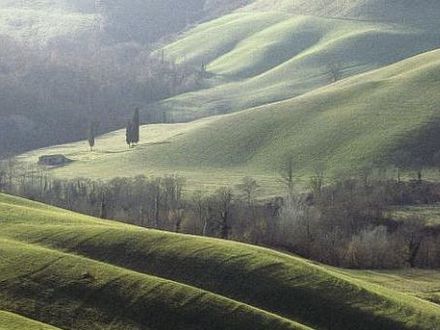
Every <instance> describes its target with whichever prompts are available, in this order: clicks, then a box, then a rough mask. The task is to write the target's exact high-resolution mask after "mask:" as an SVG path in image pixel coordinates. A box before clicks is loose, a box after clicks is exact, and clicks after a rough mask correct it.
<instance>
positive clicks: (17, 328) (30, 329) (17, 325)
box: [0, 311, 57, 330]
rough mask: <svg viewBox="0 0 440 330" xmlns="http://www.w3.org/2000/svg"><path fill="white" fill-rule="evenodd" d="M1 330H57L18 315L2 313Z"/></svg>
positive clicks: (0, 317) (0, 314)
mask: <svg viewBox="0 0 440 330" xmlns="http://www.w3.org/2000/svg"><path fill="white" fill-rule="evenodd" d="M0 329H1V330H23V329H26V330H55V329H57V328H55V327H52V326H50V325H47V324H44V323H41V322H36V321H33V320H30V319H27V318H25V317H22V316H20V315H17V314H13V313H9V312H3V311H0Z"/></svg>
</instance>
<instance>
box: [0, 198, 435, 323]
mask: <svg viewBox="0 0 440 330" xmlns="http://www.w3.org/2000/svg"><path fill="white" fill-rule="evenodd" d="M0 252H1V254H0V255H1V258H0V287H1V290H0V296H1V299H0V310H3V311H8V312H10V313H15V314H17V315H22V316H23V317H28V318H30V319H34V320H38V321H40V322H43V323H46V324H51V325H53V326H56V327H60V328H75V329H104V328H109V329H110V328H118V329H139V328H142V329H171V328H173V329H207V328H209V329H307V328H314V329H326V328H332V329H354V328H356V329H399V330H400V329H435V328H436V326H437V325H438V324H439V322H440V306H439V305H436V304H433V303H431V302H428V301H427V300H425V299H423V297H422V298H417V297H415V296H414V295H413V294H412V293H402V292H399V291H402V290H399V288H394V289H393V288H386V287H385V286H382V285H378V284H375V283H374V282H377V280H376V279H375V278H373V280H371V281H370V279H369V277H368V276H366V275H365V274H366V273H363V275H362V276H360V275H359V274H354V275H353V274H352V273H351V272H342V271H340V270H337V269H334V268H331V267H324V266H321V265H318V264H315V263H312V262H308V261H306V260H303V259H301V258H297V257H295V256H290V255H286V254H282V253H278V252H275V251H272V250H268V249H264V248H258V247H252V246H249V245H245V244H240V243H234V242H230V241H222V240H217V239H211V238H201V237H194V236H185V235H178V234H172V233H166V232H159V231H155V230H148V229H144V228H137V227H133V226H129V225H125V224H119V223H116V222H111V221H103V220H98V219H94V218H91V217H87V216H83V215H78V214H75V213H72V212H68V211H64V210H61V209H56V208H52V207H48V206H46V205H43V204H39V203H34V202H30V201H27V200H23V199H20V198H15V197H10V196H6V195H0ZM426 277H427V278H428V275H427V276H426ZM427 280H428V279H427ZM0 317H7V318H8V320H11V321H8V322H10V324H11V325H9V324H8V327H7V329H11V328H12V329H13V326H14V325H15V326H16V327H18V326H19V324H20V323H19V322H25V320H24V319H22V318H19V317H14V316H13V315H11V314H6V315H3V316H2V314H1V313H0ZM29 322H30V321H29ZM301 324H302V325H301ZM37 328H38V327H37Z"/></svg>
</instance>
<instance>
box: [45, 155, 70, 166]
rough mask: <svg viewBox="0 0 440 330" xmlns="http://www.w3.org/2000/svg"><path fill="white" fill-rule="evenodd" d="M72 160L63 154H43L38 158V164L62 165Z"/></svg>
mask: <svg viewBox="0 0 440 330" xmlns="http://www.w3.org/2000/svg"><path fill="white" fill-rule="evenodd" d="M71 161H72V160H71V159H69V158H67V157H66V156H64V155H44V156H41V157H40V158H38V165H43V166H62V165H65V164H68V163H70V162H71Z"/></svg>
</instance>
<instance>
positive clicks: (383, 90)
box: [21, 51, 440, 191]
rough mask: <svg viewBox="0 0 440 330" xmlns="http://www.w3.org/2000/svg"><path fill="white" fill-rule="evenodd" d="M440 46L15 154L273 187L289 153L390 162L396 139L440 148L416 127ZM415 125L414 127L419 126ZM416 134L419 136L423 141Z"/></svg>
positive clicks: (341, 167)
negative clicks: (285, 90) (229, 108)
mask: <svg viewBox="0 0 440 330" xmlns="http://www.w3.org/2000/svg"><path fill="white" fill-rule="evenodd" d="M439 78H440V51H433V52H428V53H425V54H422V55H420V56H416V57H414V58H411V59H408V60H405V61H402V62H400V63H396V64H394V65H392V66H389V67H385V68H383V69H380V70H377V71H373V72H370V73H366V74H361V75H358V76H355V77H352V78H349V79H345V80H343V81H340V82H338V83H336V84H332V85H330V86H328V87H325V88H322V89H319V90H316V91H314V92H311V93H308V94H306V95H304V96H301V97H297V98H294V99H291V100H287V101H284V102H279V103H275V104H271V105H268V106H263V107H259V108H254V109H250V110H247V111H243V112H239V113H235V114H230V115H225V116H218V117H212V118H207V119H203V120H199V121H196V122H192V123H187V124H172V125H171V124H170V125H149V126H145V127H143V128H142V132H141V141H142V142H141V144H140V145H138V146H137V147H136V148H134V149H130V150H129V149H128V148H127V147H126V145H125V142H124V141H125V138H124V134H125V133H124V131H117V132H114V133H112V134H108V135H104V136H102V137H100V138H99V139H98V140H97V147H96V148H97V149H96V151H95V152H92V153H91V152H88V151H87V146H86V143H85V142H80V143H74V144H70V145H63V146H58V147H53V148H48V149H42V150H38V151H35V152H32V153H28V154H26V155H24V156H22V158H21V159H22V160H25V161H28V162H32V163H36V162H37V160H38V156H40V155H44V154H57V153H62V154H64V155H66V156H67V157H69V158H71V159H73V160H75V162H73V163H71V164H69V165H67V166H65V167H62V168H58V169H54V170H53V173H54V174H58V175H62V176H67V177H73V176H85V177H90V176H91V177H101V178H109V177H114V176H124V175H136V174H147V175H149V174H153V175H158V174H165V173H173V172H178V173H180V174H182V175H184V176H186V177H188V179H189V181H190V182H189V183H190V186H194V187H195V188H199V187H200V186H202V185H206V186H207V187H210V186H212V185H219V184H227V183H230V182H235V181H238V180H239V179H240V178H241V177H243V176H245V175H254V176H256V177H257V179H258V180H259V181H262V182H263V183H265V184H267V189H268V190H269V191H274V190H276V189H277V187H279V186H278V184H277V179H276V176H277V175H278V174H277V172H278V169H279V168H280V165H281V163H282V160H283V159H284V158H285V157H286V156H287V155H292V156H293V157H294V163H295V164H294V165H295V172H296V173H297V174H298V175H301V174H307V173H311V172H312V171H313V169H314V167H315V166H316V165H321V166H323V167H324V168H325V169H326V172H327V174H328V175H330V174H337V173H340V172H344V173H347V172H348V173H349V172H350V171H353V170H354V169H356V168H359V167H361V166H363V165H365V164H370V163H371V162H373V161H377V162H382V163H384V162H385V163H388V164H389V163H391V160H390V159H389V158H390V157H389V156H390V155H391V154H393V153H394V152H395V151H396V150H401V149H405V150H407V151H410V152H413V153H414V155H415V156H418V155H417V153H420V151H421V150H422V149H423V154H424V155H423V156H424V158H425V161H426V163H427V165H428V166H429V162H430V157H432V155H433V154H434V153H435V152H437V151H438V150H439V148H438V143H437V141H438V138H437V137H438V134H436V133H435V132H436V130H435V129H433V130H432V132H431V133H432V134H425V133H426V132H428V131H429V130H428V129H427V128H429V127H436V125H437V123H438V119H439V113H438V107H437V105H438V104H439V101H440V100H439V99H438V98H439V94H438V80H439ZM422 133H423V134H422ZM418 141H423V148H421V147H420V143H418Z"/></svg>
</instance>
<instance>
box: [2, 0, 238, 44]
mask: <svg viewBox="0 0 440 330" xmlns="http://www.w3.org/2000/svg"><path fill="white" fill-rule="evenodd" d="M239 6H240V3H233V2H231V1H229V2H226V3H219V2H212V1H207V0H187V1H185V3H181V2H178V1H177V2H176V1H174V0H147V1H139V0H132V1H129V2H125V1H120V0H99V1H95V0H77V1H66V0H58V1H51V0H24V1H15V0H0V34H5V35H8V36H10V37H16V38H18V39H22V40H24V41H26V42H30V43H32V42H37V43H43V44H44V43H46V42H48V41H50V40H52V39H54V38H61V39H62V38H78V37H80V35H81V33H96V32H98V31H99V28H100V27H104V28H103V29H102V30H101V32H102V33H103V37H105V38H107V39H108V41H109V42H110V43H115V42H126V41H136V42H139V43H141V44H149V43H152V42H155V41H157V40H158V39H160V38H162V37H166V36H168V35H169V34H172V33H176V32H179V31H181V30H182V29H184V28H185V27H186V26H187V25H189V24H192V23H195V22H197V21H199V20H201V19H203V18H205V17H215V16H217V15H221V14H222V13H225V12H228V11H231V10H233V9H235V8H237V7H239ZM58 41H59V40H58Z"/></svg>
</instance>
